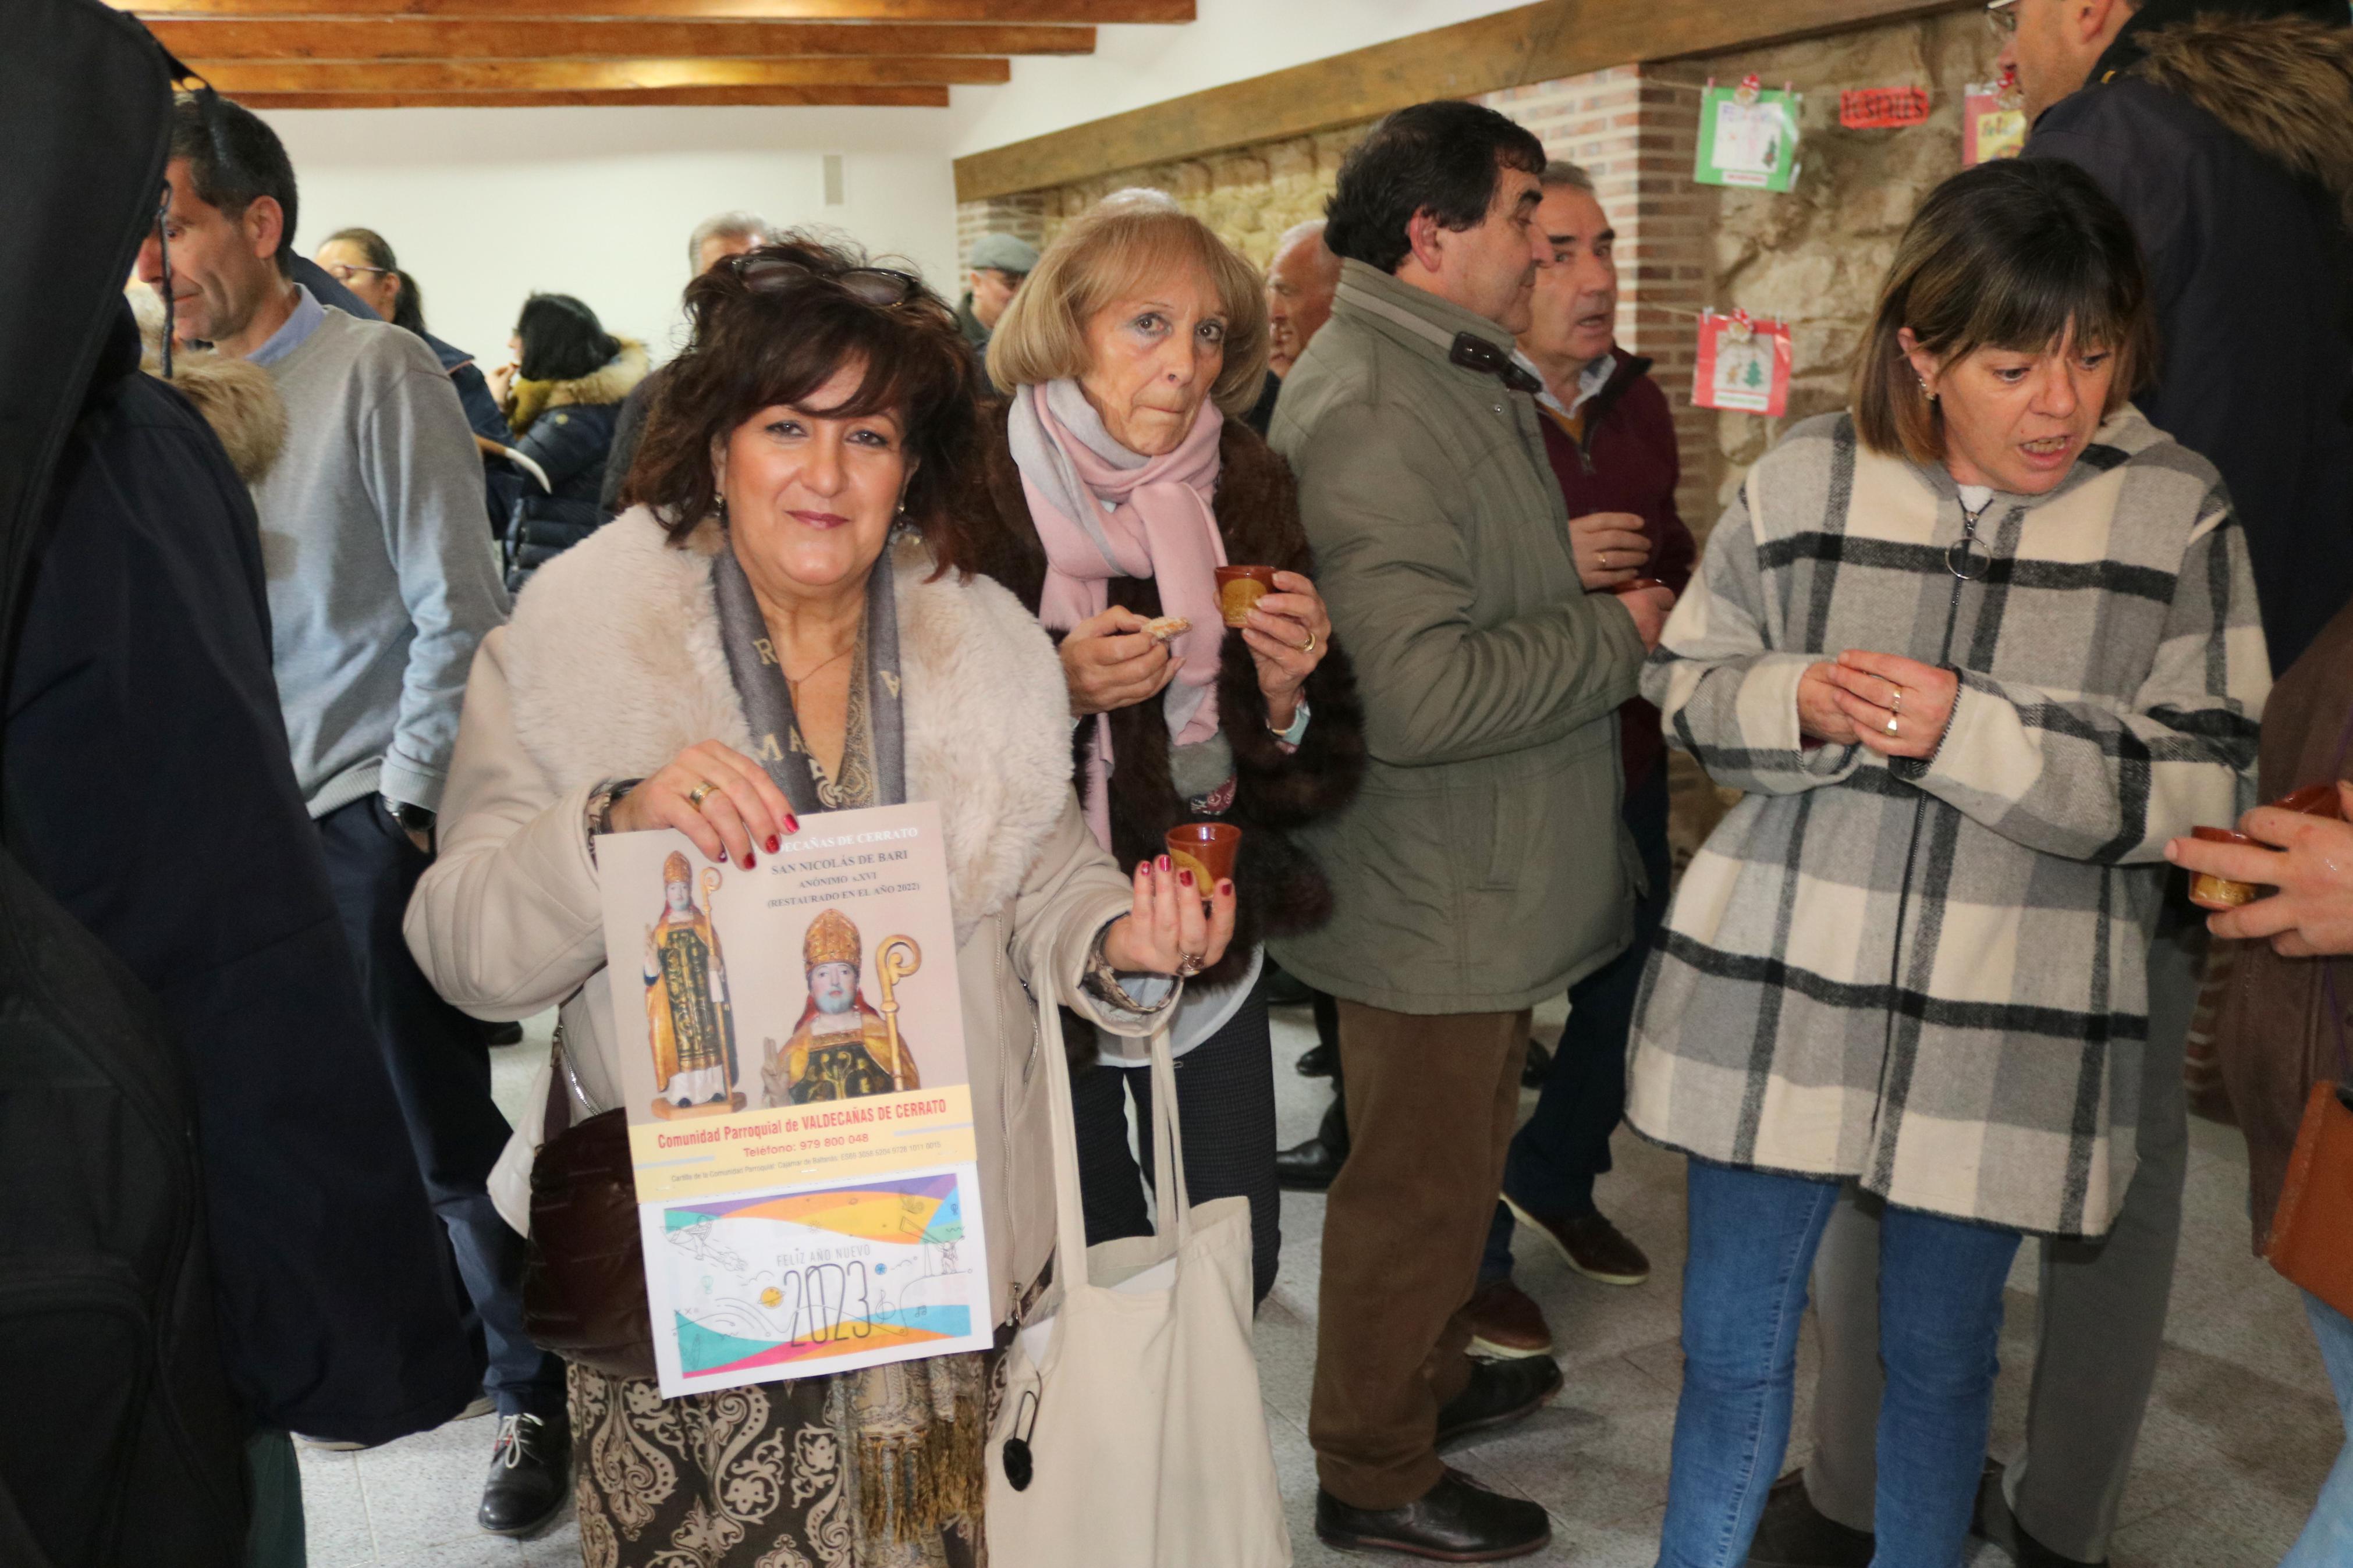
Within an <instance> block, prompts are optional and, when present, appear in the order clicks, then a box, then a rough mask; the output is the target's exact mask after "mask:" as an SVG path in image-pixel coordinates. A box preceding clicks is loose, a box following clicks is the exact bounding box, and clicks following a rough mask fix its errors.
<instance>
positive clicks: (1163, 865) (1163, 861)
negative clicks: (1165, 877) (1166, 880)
mask: <svg viewBox="0 0 2353 1568" xmlns="http://www.w3.org/2000/svg"><path fill="white" fill-rule="evenodd" d="M1158 865H1159V867H1160V868H1161V869H1162V870H1164V871H1166V869H1168V857H1167V856H1166V855H1163V856H1162V857H1161V858H1160V859H1159V861H1158Z"/></svg>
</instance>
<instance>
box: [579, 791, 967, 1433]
mask: <svg viewBox="0 0 2353 1568" xmlns="http://www.w3.org/2000/svg"><path fill="white" fill-rule="evenodd" d="M940 832H941V830H940V822H939V811H938V808H937V807H936V806H935V805H903V806H885V807H878V808H875V809H872V810H866V811H844V812H828V813H824V814H822V815H812V816H809V817H807V818H806V819H804V825H803V829H802V831H801V832H800V833H799V834H798V835H797V836H796V837H794V838H793V839H791V840H789V841H787V842H786V844H785V845H784V847H783V848H782V850H781V852H779V853H775V854H771V855H769V856H766V857H764V858H762V860H761V862H760V864H759V865H758V866H757V867H756V868H752V869H748V870H747V869H744V868H726V867H722V866H715V865H712V864H710V863H708V862H705V861H703V859H702V856H701V854H700V853H699V852H698V851H696V850H695V849H694V847H693V846H692V845H691V843H689V842H688V840H687V839H686V838H685V837H684V836H683V835H681V834H677V833H672V832H668V831H663V832H654V833H629V834H612V835H607V836H605V837H600V838H599V839H598V840H597V842H596V863H597V869H598V876H599V879H600V880H601V882H602V884H603V887H604V891H605V936H606V947H607V970H608V976H609V979H610V982H611V984H612V988H613V1013H614V1018H615V1021H616V1023H617V1026H619V1029H620V1033H621V1045H622V1047H623V1048H622V1051H621V1062H620V1070H621V1083H620V1085H619V1089H620V1092H621V1096H622V1101H623V1104H624V1106H625V1108H626V1111H627V1115H628V1121H629V1139H630V1150H631V1154H632V1157H633V1160H634V1162H635V1165H636V1174H637V1183H638V1215H639V1225H640V1231H641V1235H642V1237H643V1239H644V1243H645V1257H646V1288H647V1295H648V1300H649V1305H650V1307H651V1309H652V1314H653V1321H654V1324H655V1328H656V1332H655V1360H656V1363H657V1365H658V1367H659V1372H660V1383H661V1389H662V1392H663V1394H666V1395H674V1394H683V1393H689V1392H694V1391H699V1390H707V1389H718V1388H729V1387H733V1386H736V1385H738V1384H747V1383H763V1382H775V1381H778V1380H782V1379H786V1378H792V1377H798V1376H804V1375H812V1374H814V1373H818V1372H826V1373H832V1372H847V1371H850V1370H853V1369H854V1368H857V1367H860V1366H868V1365H873V1364H875V1363H881V1362H885V1361H901V1360H909V1359H913V1358H915V1357H919V1356H925V1355H938V1354H944V1353H947V1352H957V1351H969V1350H980V1349H985V1348H987V1345H988V1344H989V1342H990V1339H991V1331H992V1329H993V1327H994V1324H993V1321H992V1318H993V1312H992V1310H991V1307H992V1303H991V1301H990V1296H989V1289H988V1268H987V1237H986V1236H985V1234H984V1227H983V1226H982V1216H981V1212H980V1195H979V1194H980V1185H979V1169H978V1165H977V1163H976V1159H977V1151H976V1145H975V1142H974V1138H973V1127H972V1099H971V1089H970V1081H969V1074H968V1072H967V1070H966V1067H965V1050H964V1021H963V1004H962V996H961V992H960V988H959V986H958V984H957V977H956V968H955V916H954V913H953V911H952V910H951V908H950V906H949V901H948V894H947V887H948V880H947V862H946V857H945V854H944V850H943V848H942V845H941V837H940ZM657 899H658V900H659V901H657ZM649 913H651V914H652V916H653V918H652V919H651V920H650V921H649V919H648V915H649ZM739 1042H740V1045H741V1049H740V1050H739Z"/></svg>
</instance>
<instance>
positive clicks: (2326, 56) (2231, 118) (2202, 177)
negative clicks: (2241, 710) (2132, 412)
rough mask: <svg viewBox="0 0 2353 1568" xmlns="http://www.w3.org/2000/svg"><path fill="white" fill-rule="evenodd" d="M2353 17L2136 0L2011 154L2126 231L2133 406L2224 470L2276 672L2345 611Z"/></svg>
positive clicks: (2352, 429)
mask: <svg viewBox="0 0 2353 1568" xmlns="http://www.w3.org/2000/svg"><path fill="white" fill-rule="evenodd" d="M2284 12H2294V13H2296V14H2294V15H2281V14H2280V13H2284ZM2324 15H2325V16H2327V20H2318V19H2314V18H2316V17H2319V16H2324ZM2346 21H2347V14H2346V8H2345V6H2344V5H2342V4H2341V0H2329V3H2327V4H2317V3H2312V0H2306V4H2302V5H2298V4H2294V3H2292V0H2147V3H2146V4H2144V5H2142V6H2141V7H2140V9H2139V10H2138V11H2137V12H2135V13H2134V16H2133V19H2132V21H2131V22H2130V23H2129V24H2127V25H2126V28H2125V31H2124V32H2123V33H2122V34H2121V35H2119V36H2118V37H2117V39H2116V43H2115V45H2114V46H2112V47H2110V49H2109V50H2108V52H2107V54H2106V55H2105V56H2103V57H2102V58H2101V59H2100V62H2099V64H2098V65H2097V66H2096V67H2095V68H2094V69H2093V72H2092V75H2091V79H2090V80H2089V82H2087V83H2086V84H2085V86H2084V89H2083V90H2082V91H2080V92H2077V93H2074V94H2073V95H2072V96H2070V97H2068V98H2064V99H2062V100H2060V101H2059V102H2057V103H2055V104H2053V105H2052V107H2051V108H2050V109H2049V110H2047V111H2045V112H2044V114H2043V116H2042V119H2041V120H2039V121H2036V122H2035V126H2034V132H2033V134H2032V136H2031V137H2030V138H2029V139H2028V141H2027V143H2026V155H2027V156H2028V157H2030V158H2063V159H2065V160H2066V161H2067V162H2069V163H2074V164H2076V165H2078V166H2080V167H2081V168H2083V169H2084V171H2085V172H2086V173H2088V174H2090V175H2091V176H2092V177H2093V178H2094V179H2095V180H2097V181H2098V182H2099V183H2100V186H2101V188H2102V189H2103V190H2105V191H2106V192H2107V193H2108V195H2110V196H2112V197H2114V198H2115V199H2116V205H2119V206H2121V207H2122V208H2124V211H2125V216H2126V217H2127V218H2129V219H2130V220H2131V222H2132V226H2133V232H2134V233H2135V234H2136V235H2137V237H2139V239H2140V245H2141V249H2142V251H2143V252H2144V253H2145V254H2146V255H2147V258H2148V264H2149V272H2150V281H2151V283H2152V285H2153V288H2154V292H2155V295H2156V303H2157V322H2158V353H2159V363H2158V373H2157V375H2156V378H2155V380H2154V382H2153V383H2152V384H2150V385H2148V386H2147V387H2145V388H2144V389H2143V390H2142V391H2141V393H2140V394H2139V395H2137V396H2136V397H2135V399H2134V401H2135V402H2136V403H2137V404H2138V405H2140V408H2141V411H2142V412H2143V413H2145V414H2147V416H2148V418H2149V422H2150V423H2151V424H2153V425H2155V426H2158V428H2159V429H2161V430H2164V431H2166V432H2167V433H2168V434H2169V435H2171V436H2172V437H2174V439H2176V440H2178V441H2179V442H2180V443H2181V444H2182V445H2183V446H2185V447H2189V448H2190V449H2191V450H2192V451H2195V452H2198V453H2200V454H2201V455H2203V456H2204V457H2206V458H2209V459H2211V461H2212V462H2213V464H2214V466H2215V467H2216V468H2220V469H2221V471H2222V482H2223V483H2224V484H2225V485H2227V486H2229V487H2230V491H2231V500H2232V503H2233V505H2234V507H2235V508H2236V510H2237V512H2238V517H2239V521H2240V523H2241V525H2242V526H2243V527H2244V528H2245V530H2246V535H2247V552H2248V553H2249V554H2250V555H2251V556H2253V560H2254V568H2255V594H2256V597H2257V599H2258V601H2259V602H2260V603H2261V605H2262V609H2263V635H2264V637H2266V638H2268V639H2269V641H2270V644H2271V657H2272V668H2273V670H2274V673H2276V672H2278V671H2282V670H2284V669H2286V668H2287V667H2288V666H2289V665H2290V664H2293V663H2294V662H2295V658H2296V656H2297V655H2298V654H2300V653H2302V652H2303V651H2304V649H2305V647H2306V645H2307V644H2309V643H2310V642H2311V641H2312V639H2313V638H2314V637H2316V636H2317V635H2318V634H2319V632H2320V628H2321V627H2322V626H2326V625H2327V624H2328V621H2329V619H2330V617H2331V616H2335V615H2336V614H2337V608H2338V606H2340V605H2343V604H2344V603H2345V601H2346V600H2347V599H2348V598H2353V234H2348V228H2347V218H2348V212H2353V32H2348V28H2347V26H2346Z"/></svg>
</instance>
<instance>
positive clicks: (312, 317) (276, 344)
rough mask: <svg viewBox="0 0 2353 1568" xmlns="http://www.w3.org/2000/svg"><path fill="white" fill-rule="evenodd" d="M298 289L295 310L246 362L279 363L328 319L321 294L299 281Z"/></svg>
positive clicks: (295, 287) (266, 366) (264, 364)
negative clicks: (315, 292)
mask: <svg viewBox="0 0 2353 1568" xmlns="http://www.w3.org/2000/svg"><path fill="white" fill-rule="evenodd" d="M294 292H295V294H296V296H297V298H296V300H295V301H294V313H293V314H292V315H290V316H289V317H287V318H286V321H285V322H284V324H283V325H281V326H280V328H279V329H278V330H277V331H274V332H272V333H270V334H269V341H268V342H265V343H263V344H262V345H261V346H260V347H259V348H258V349H256V350H254V351H253V352H252V353H249V354H248V355H246V356H245V363H248V364H258V365H260V366H262V367H263V368H265V369H267V368H268V367H269V366H270V365H273V364H276V363H278V362H279V361H280V360H282V359H284V358H285V357H286V356H287V355H288V354H290V353H293V352H294V351H295V350H296V349H299V348H301V346H302V345H303V343H304V342H307V341H309V339H310V336H311V333H312V332H315V331H318V330H319V323H320V322H322V321H325V320H326V319H327V308H326V307H325V306H324V305H322V304H320V303H319V300H318V298H317V296H315V295H313V294H312V293H311V290H309V289H305V288H303V287H302V285H301V284H300V283H297V284H295V285H294Z"/></svg>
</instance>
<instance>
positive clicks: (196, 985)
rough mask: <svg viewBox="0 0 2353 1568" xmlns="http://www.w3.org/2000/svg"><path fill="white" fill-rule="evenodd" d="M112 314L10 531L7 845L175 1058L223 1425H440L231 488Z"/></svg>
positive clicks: (375, 1065) (353, 980)
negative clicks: (204, 1225) (78, 927)
mask: <svg viewBox="0 0 2353 1568" xmlns="http://www.w3.org/2000/svg"><path fill="white" fill-rule="evenodd" d="M116 308H117V309H118V310H119V311H120V312H121V313H120V315H119V317H118V319H117V321H116V322H115V326H114V331H113V335H112V337H111V339H110V340H109V342H108V345H107V348H106V351H105V353H103V355H102V356H101V358H100V363H99V367H98V370H97V373H96V374H95V375H94V376H93V377H92V379H91V383H90V391H89V393H88V394H87V395H86V397H85V398H84V401H83V405H82V413H81V417H80V420H79V424H78V425H77V426H75V428H74V432H73V435H72V437H71V438H70V439H69V442H68V444H67V447H66V448H65V453H64V456H63V458H61V459H60V461H59V463H58V469H57V473H56V477H55V479H54V481H53V483H52V484H51V486H50V489H49V491H48V500H47V505H46V508H45V509H44V511H43V513H42V516H41V521H40V532H39V535H38V537H37V542H36V544H35V550H36V552H37V553H36V555H35V559H34V562H33V564H32V567H31V585H30V588H29V591H28V593H27V595H26V601H25V605H24V608H23V612H22V615H23V619H22V623H21V625H22V631H21V634H20V637H19V638H18V641H17V644H16V658H15V662H14V664H13V666H12V667H11V668H10V671H9V678H8V681H7V687H6V692H5V698H6V709H5V711H6V725H7V728H6V746H5V752H0V760H5V769H0V801H5V813H6V837H7V840H8V843H9V844H10V846H11V847H13V848H14V849H15V851H16V855H17V857H18V858H19V859H20V860H21V861H22V862H23V864H24V866H25V868H26V870H27V871H28V872H30V873H31V875H32V876H33V878H34V879H36V880H37V882H39V883H40V885H41V886H42V887H43V888H44V889H47V891H48V893H49V894H50V895H51V896H52V897H54V898H55V899H56V900H58V903H59V904H61V905H63V906H64V907H65V909H66V910H67V911H68V912H69V913H70V914H71V915H73V916H74V917H75V918H76V919H77V920H79V921H80V922H81V923H82V924H83V925H84V926H86V927H87V928H88V929H89V931H90V932H91V934H92V935H94V936H95V937H97V939H98V940H99V941H100V942H101V943H103V944H104V945H105V946H106V948H107V949H109V950H110V951H111V952H112V953H113V954H114V955H115V956H116V957H117V958H119V959H120V960H121V962H122V963H123V964H124V965H125V966H126V967H127V968H128V969H129V970H130V972H131V973H132V974H133V975H135V976H136V977H137V978H138V980H139V981H140V982H142V984H144V985H145V986H146V988H147V989H148V990H149V991H150V992H152V993H153V995H154V997H155V999H156V1001H157V1002H158V1003H159V1004H160V1005H161V1009H162V1014H163V1016H164V1020H165V1022H166V1024H167V1025H168V1026H169V1028H170V1030H171V1032H172V1035H173V1037H174V1043H175V1044H176V1045H177V1046H178V1047H179V1050H180V1053H181V1056H182V1058H183V1060H184V1061H185V1064H186V1068H187V1074H188V1079H189V1082H190V1084H191V1085H192V1087H193V1089H194V1092H195V1105H196V1121H197V1130H198V1144H199V1150H200V1153H201V1157H202V1163H203V1171H204V1183H205V1192H206V1215H207V1218H208V1220H209V1225H210V1234H211V1246H212V1257H213V1276H214V1281H215V1288H216V1300H217V1301H218V1304H219V1321H220V1337H221V1342H222V1346H223V1351H224V1354H225V1357H226V1359H227V1364H228V1371H229V1378H230V1383H231V1384H232V1386H233V1387H234V1388H235V1389H236V1391H237V1394H238V1395H239V1397H240V1398H241V1400H242V1401H243V1403H244V1405H245V1406H246V1408H247V1411H248V1414H249V1415H252V1416H253V1417H254V1418H255V1419H256V1420H258V1421H259V1422H261V1423H262V1424H264V1425H268V1426H291V1427H293V1428H294V1429H296V1430H298V1431H302V1432H308V1433H312V1434H316V1435H319V1436H332V1437H343V1438H349V1439H353V1440H355V1441H362V1442H372V1443H373V1442H383V1441H385V1440H388V1439H390V1438H393V1437H397V1436H404V1435H406V1434H407V1433H410V1432H417V1431H422V1430H424V1429H426V1428H427V1427H430V1426H437V1425H438V1424H439V1423H440V1422H442V1421H443V1420H446V1419H447V1418H448V1417H449V1416H450V1415H454V1414H456V1412H457V1411H458V1410H459V1407H460V1406H462V1405H464V1404H465V1402H466V1401H467V1400H468V1399H469V1398H470V1397H471V1396H472V1394H473V1392H474V1390H475V1389H476V1388H477V1387H478V1386H479V1383H480V1364H479V1363H477V1362H476V1361H475V1360H474V1359H473V1356H472V1354H471V1352H470V1351H469V1350H468V1348H467V1344H466V1340H465V1335H464V1332H463V1331H462V1329H461V1326H460V1320H459V1305H458V1301H457V1299H456V1295H455V1292H454V1290H453V1289H452V1283H451V1277H450V1272H449V1268H448V1253H447V1249H446V1245H445V1243H444V1242H443V1240H442V1237H441V1236H440V1226H439V1222H438V1220H437V1219H436V1218H435V1216H434V1214H433V1211H432V1209H431V1208H430V1207H429V1206H428V1205H427V1201H426V1196H425V1189H424V1184H423V1182H422V1180H421V1179H420V1178H419V1177H418V1175H417V1162H416V1158H415V1156H414V1154H413V1153H412V1152H410V1149H409V1145H408V1137H407V1132H406V1127H405V1125H404V1123H403V1122H402V1121H401V1116H400V1110H399V1107H398V1105H397V1103H396V1101H395V1100H394V1099H393V1092H392V1085H391V1082H390V1080H389V1079H387V1078H386V1077H385V1070H384V1066H383V1063H382V1060H381V1059H380V1058H379V1057H378V1056H377V1054H376V1046H375V1035H374V1032H373V1031H372V1029H371V1027H370V1026H369V1023H368V1018H367V1015H366V1012H365V1011H364V1007H363V1005H362V1003H361V1000H360V992H359V979H358V976H357V975H356V974H355V973H353V968H352V961H351V955H350V950H349V948H348V947H347V946H346V945H345V943H344V939H343V925H342V923H341V921H340V920H339V918H338V917H337V914H336V911H335V905H334V902H333V898H332V893H331V892H330V891H329V889H328V885H327V874H326V865H325V862H324V861H323V860H322V858H321V855H320V850H319V840H318V835H317V833H316V832H315V831H314V830H313V829H312V827H311V822H310V817H309V814H308V813H307V812H306V811H305V809H304V807H303V804H302V797H301V794H300V792H299V791H298V790H297V788H296V787H295V782H294V769H293V764H292V762H291V761H290V758H289V756H288V753H287V742H286V726H285V721H284V719H283V718H282V716H281V715H280V710H279V704H278V689H277V686H276V683H275V682H274V680H273V679H272V678H271V675H270V663H269V601H268V598H267V596H266V595H265V592H264V590H263V586H262V561H261V539H260V531H259V524H258V523H257V521H256V520H255V517H254V511H253V503H252V500H251V499H250V497H249V496H248V493H247V491H246V487H245V484H244V483H243V482H242V481H241V480H240V479H239V477H238V475H237V472H236V471H235V470H234V469H233V468H231V466H230V462H229V458H228V456H227V452H226V451H225V450H224V449H223V445H222V442H221V441H220V440H219V439H218V438H217V437H216V435H215V433H214V431H213V429H212V428H210V427H208V426H206V423H205V421H204V420H203V419H202V418H200V417H199V416H198V415H197V413H196V411H195V409H194V408H192V407H191V406H190V405H189V404H188V403H187V402H186V401H185V400H184V399H183V398H182V397H181V395H179V394H178V393H177V392H176V391H174V390H173V389H172V388H171V387H170V386H169V385H167V384H164V382H162V381H160V380H158V379H156V378H154V377H153V376H148V375H142V374H139V338H138V332H137V330H136V328H135V327H133V326H132V319H131V313H130V310H129V307H128V305H127V304H124V303H121V302H120V301H118V303H117V307H116ZM268 406H269V407H274V400H270V401H269V403H268ZM264 407H265V400H262V399H259V398H253V399H237V398H227V399H220V398H208V400H207V408H208V410H209V411H210V412H211V413H212V415H213V416H214V417H216V418H223V419H229V420H235V419H238V418H240V417H244V416H259V411H261V410H263V409H264ZM241 411H242V412H241ZM256 444H257V442H256V439H254V438H252V437H250V436H247V437H240V438H239V439H238V440H237V445H238V446H239V447H240V449H247V448H250V447H254V446H255V445H256ZM0 1555H4V1554H0Z"/></svg>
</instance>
